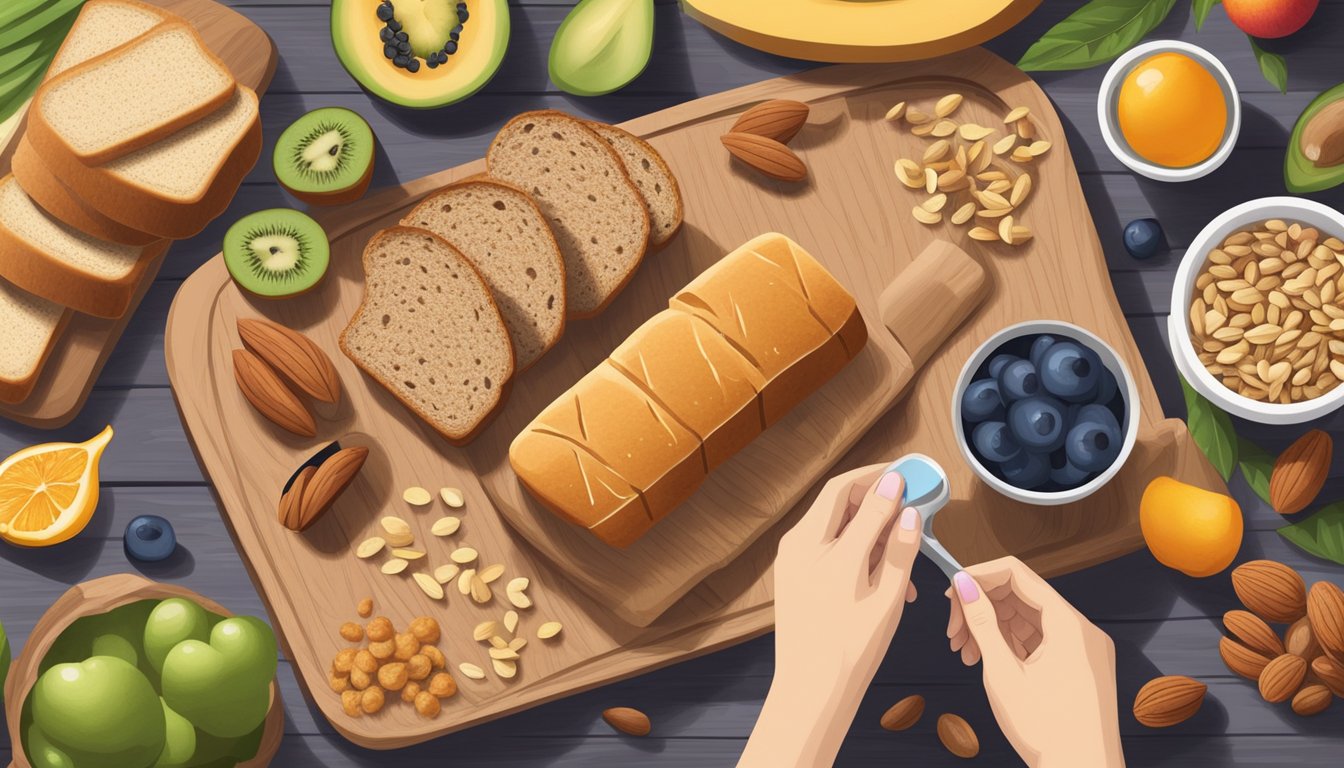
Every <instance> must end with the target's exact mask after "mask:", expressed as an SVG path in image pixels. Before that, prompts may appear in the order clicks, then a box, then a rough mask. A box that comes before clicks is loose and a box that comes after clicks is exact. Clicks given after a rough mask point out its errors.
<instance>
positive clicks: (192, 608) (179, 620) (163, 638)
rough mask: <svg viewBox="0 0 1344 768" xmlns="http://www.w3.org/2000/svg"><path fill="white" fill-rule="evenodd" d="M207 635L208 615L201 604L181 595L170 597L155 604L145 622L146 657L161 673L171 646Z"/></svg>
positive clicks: (204, 637)
mask: <svg viewBox="0 0 1344 768" xmlns="http://www.w3.org/2000/svg"><path fill="white" fill-rule="evenodd" d="M209 636H210V614H208V613H206V612H205V609H204V608H202V607H201V606H199V605H197V604H196V603H193V602H192V601H190V600H184V599H183V598H180V597H170V598H168V599H167V600H164V601H163V602H161V603H159V604H158V605H156V606H154V610H153V611H151V612H150V614H149V618H148V619H147V620H146V621H145V630H144V638H145V656H146V657H147V658H148V659H149V665H150V666H151V667H153V668H154V670H155V671H156V672H159V673H162V672H163V660H164V659H166V658H168V652H169V651H171V650H173V646H175V645H177V644H178V643H180V642H182V641H183V640H199V641H202V642H204V641H205V639H206V638H207V637H209Z"/></svg>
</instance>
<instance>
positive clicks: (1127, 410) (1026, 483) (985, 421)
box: [952, 320, 1139, 505]
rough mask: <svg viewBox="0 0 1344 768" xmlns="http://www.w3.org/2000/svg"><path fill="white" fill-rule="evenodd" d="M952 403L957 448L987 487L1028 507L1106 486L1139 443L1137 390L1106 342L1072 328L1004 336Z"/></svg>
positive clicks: (1046, 327)
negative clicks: (958, 447)
mask: <svg viewBox="0 0 1344 768" xmlns="http://www.w3.org/2000/svg"><path fill="white" fill-rule="evenodd" d="M955 392H956V397H954V398H953V399H952V425H953V428H954V429H955V430H956V434H957V443H958V445H960V446H961V452H962V454H963V455H965V457H966V461H967V462H969V463H970V465H971V469H973V470H974V471H975V473H976V475H978V476H979V477H980V479H981V480H983V481H985V482H986V483H987V484H989V486H990V487H992V488H994V489H995V490H996V491H998V492H999V493H1002V494H1003V495H1005V496H1007V497H1009V498H1012V499H1016V500H1018V501H1022V502H1026V503H1028V504H1042V505H1054V504H1069V503H1071V502H1075V501H1078V500H1079V499H1083V498H1086V497H1087V496H1089V495H1091V494H1092V493H1093V492H1094V491H1096V490H1097V489H1098V488H1100V487H1102V486H1103V485H1105V484H1106V483H1107V482H1108V481H1109V480H1110V479H1111V478H1112V477H1114V476H1115V474H1116V473H1117V472H1119V471H1120V467H1121V466H1123V465H1124V463H1125V459H1127V458H1129V453H1130V451H1131V450H1133V448H1134V443H1135V441H1136V440H1137V438H1138V432H1139V418H1138V416H1139V414H1138V408H1139V405H1138V397H1139V394H1138V389H1137V388H1136V387H1135V385H1134V379H1133V377H1132V376H1130V373H1129V369H1128V368H1126V367H1125V364H1124V362H1123V361H1121V360H1120V357H1119V356H1118V355H1116V354H1115V351H1114V350H1113V349H1111V348H1110V346H1108V345H1107V344H1106V342H1104V341H1102V340H1101V339H1099V338H1097V336H1096V335H1094V334H1092V333H1091V332H1089V331H1086V330H1084V329H1082V328H1079V327H1078V326H1076V325H1073V324H1071V323H1066V322H1062V321H1057V320H1040V321H1033V322H1026V323H1019V324H1017V325H1013V326H1010V327H1008V328H1005V329H1003V330H1002V331H999V332H998V333H996V334H995V335H994V336H992V337H990V339H989V340H988V341H986V342H985V343H984V344H982V345H980V348H979V349H977V350H976V351H975V354H973V355H971V359H970V360H968V361H966V366H965V367H964V368H962V370H961V376H960V377H958V379H957V388H956V390H955Z"/></svg>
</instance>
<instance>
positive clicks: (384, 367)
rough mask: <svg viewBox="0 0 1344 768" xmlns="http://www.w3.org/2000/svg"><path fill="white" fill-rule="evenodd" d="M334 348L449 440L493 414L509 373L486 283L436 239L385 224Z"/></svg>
mask: <svg viewBox="0 0 1344 768" xmlns="http://www.w3.org/2000/svg"><path fill="white" fill-rule="evenodd" d="M341 351H342V352H344V353H345V355H346V357H349V358H350V359H351V360H352V361H354V363H355V365H358V366H359V367H360V368H362V369H363V370H364V372H365V373H367V374H369V376H371V377H373V379H374V380H375V381H377V382H378V383H379V384H381V385H382V386H383V387H385V388H386V389H387V390H388V391H389V392H391V393H392V394H393V395H395V396H396V398H397V399H398V400H400V401H401V402H402V403H404V404H405V405H406V407H407V408H410V409H411V410H412V411H414V412H415V413H416V415H418V416H419V417H420V418H421V419H423V420H424V421H425V422H427V423H428V424H429V425H430V426H432V427H433V428H434V429H436V430H438V432H439V433H440V434H442V435H443V436H444V437H445V438H447V439H448V441H449V442H452V443H454V444H458V445H461V444H464V443H466V442H469V441H470V440H471V439H472V438H473V437H475V436H476V434H477V432H479V431H480V429H481V428H482V427H484V426H485V424H486V423H487V422H488V421H489V420H490V418H491V417H492V416H494V414H495V412H496V411H497V410H498V409H499V405H500V404H501V403H502V402H503V401H504V397H505V395H506V394H507V392H508V387H509V384H510V381H511V379H512V377H513V370H514V365H513V345H512V344H511V343H510V342H509V331H508V328H507V327H506V326H505V325H504V318H503V317H501V316H500V313H499V309H498V308H497V307H496V306H495V301H494V299H493V298H492V297H491V295H490V289H489V288H488V287H487V286H486V284H485V280H484V279H482V278H481V276H480V274H479V273H478V272H477V271H476V268H475V267H473V266H472V264H471V262H470V261H468V260H467V258H466V257H465V256H463V255H462V254H461V253H460V252H459V251H458V250H457V249H456V248H454V247H453V246H452V245H450V244H448V242H447V241H445V240H444V239H443V238H441V237H439V236H438V235H435V234H433V233H432V232H426V231H425V230H423V229H415V228H412V227H390V228H388V229H384V230H382V231H381V232H379V233H378V234H376V235H374V236H373V238H372V239H370V240H369V244H368V245H367V246H366V247H365V248H364V300H363V301H362V302H361V303H360V305H359V308H358V309H356V310H355V314H354V316H353V317H351V318H350V322H349V324H347V325H346V327H345V330H344V331H343V332H342V333H341Z"/></svg>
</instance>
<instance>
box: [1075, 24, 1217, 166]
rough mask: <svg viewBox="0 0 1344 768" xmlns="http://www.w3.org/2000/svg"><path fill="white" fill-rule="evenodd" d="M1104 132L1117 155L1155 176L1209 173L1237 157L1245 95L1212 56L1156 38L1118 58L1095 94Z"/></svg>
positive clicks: (1201, 50) (1109, 146)
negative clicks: (1236, 147) (1233, 150)
mask: <svg viewBox="0 0 1344 768" xmlns="http://www.w3.org/2000/svg"><path fill="white" fill-rule="evenodd" d="M1097 120H1098V122H1100V123H1101V136H1102V138H1103V139H1104V140H1105V141H1106V147H1107V148H1108V149H1110V150H1111V154H1113V155H1115V157H1116V159H1117V160H1119V161H1120V162H1122V163H1124V164H1125V166H1126V167H1128V168H1129V169H1130V170H1132V171H1134V172H1135V173H1137V174H1139V175H1141V176H1147V177H1148V178H1150V179H1156V180H1157V181H1191V180H1194V179H1198V178H1200V177H1203V176H1207V175H1208V174H1210V173H1212V172H1213V171H1214V170H1216V169H1217V168H1218V167H1219V166H1221V165H1222V164H1223V163H1224V162H1225V161H1226V160H1227V158H1228V156H1229V155H1231V154H1232V148H1233V147H1234V146H1235V145H1236V143H1237V135H1238V134H1239V133H1240V131H1241V99H1240V97H1239V96H1238V94H1237V86H1236V84H1235V83H1234V82H1233V81H1232V75H1231V74H1230V73H1229V72H1228V71H1227V68H1226V67H1224V66H1223V63H1222V62H1221V61H1219V60H1218V59H1217V57H1215V56H1214V55H1213V54H1211V53H1209V52H1208V51H1206V50H1204V49H1203V48H1200V47H1199V46H1197V45H1191V44H1189V43H1184V42H1181V41H1180V40H1154V41H1152V42H1148V43H1144V44H1143V45H1138V46H1135V47H1134V48H1131V49H1130V50H1129V51H1127V52H1126V53H1125V54H1124V55H1122V56H1121V57H1120V58H1118V59H1116V60H1115V63H1114V64H1112V65H1111V68H1110V70H1109V71H1107V72H1106V77H1105V78H1104V79H1103V80H1102V82H1101V90H1100V92H1099V93H1098V96H1097Z"/></svg>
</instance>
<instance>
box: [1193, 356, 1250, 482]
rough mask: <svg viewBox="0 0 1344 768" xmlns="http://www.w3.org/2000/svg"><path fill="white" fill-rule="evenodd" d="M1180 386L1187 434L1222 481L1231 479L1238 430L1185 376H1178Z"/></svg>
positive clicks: (1235, 463) (1235, 458)
mask: <svg viewBox="0 0 1344 768" xmlns="http://www.w3.org/2000/svg"><path fill="white" fill-rule="evenodd" d="M1181 389H1182V390H1184V392H1185V423H1186V426H1188V427H1189V428H1190V436H1191V437H1193V438H1194V439H1195V445H1197V446H1199V449H1200V450H1201V451H1203V452H1204V455H1205V456H1207V457H1208V459H1209V463H1210V464H1212V465H1213V468H1214V469H1216V470H1218V474H1220V475H1222V476H1223V479H1224V480H1230V479H1231V478H1232V469H1233V467H1235V466H1237V432H1236V430H1235V429H1234V428H1233V427H1232V419H1231V418H1229V417H1228V415H1227V414H1226V413H1223V412H1222V411H1221V410H1219V409H1218V408H1217V407H1215V406H1214V404H1213V403H1210V402H1209V401H1208V400H1205V399H1204V396H1203V395H1201V394H1199V393H1198V392H1196V391H1195V390H1194V389H1193V388H1192V387H1191V386H1190V385H1189V384H1188V383H1186V381H1185V379H1184V378H1182V379H1181Z"/></svg>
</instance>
